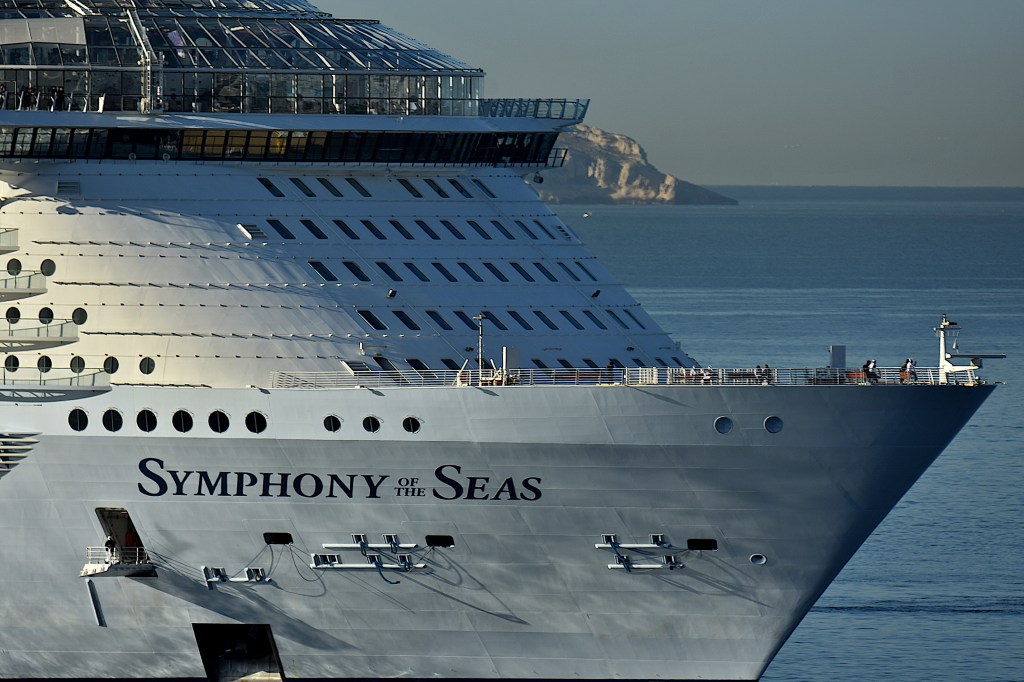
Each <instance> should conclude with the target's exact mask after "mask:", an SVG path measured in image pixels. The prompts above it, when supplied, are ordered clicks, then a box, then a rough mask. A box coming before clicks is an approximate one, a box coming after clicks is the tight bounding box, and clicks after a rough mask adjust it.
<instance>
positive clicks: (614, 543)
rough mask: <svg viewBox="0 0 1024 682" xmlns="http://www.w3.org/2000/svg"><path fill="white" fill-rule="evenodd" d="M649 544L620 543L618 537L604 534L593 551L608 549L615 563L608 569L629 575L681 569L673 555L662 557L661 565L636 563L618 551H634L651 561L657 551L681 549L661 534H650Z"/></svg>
mask: <svg viewBox="0 0 1024 682" xmlns="http://www.w3.org/2000/svg"><path fill="white" fill-rule="evenodd" d="M649 537H650V542H643V543H620V542H619V541H618V536H616V535H614V534H611V533H606V534H605V535H603V536H602V539H603V540H604V542H598V543H596V544H595V545H594V549H610V550H612V551H613V552H614V553H615V563H613V564H608V568H610V569H613V570H614V569H621V570H624V571H626V572H627V573H631V572H633V571H634V570H644V571H651V570H661V569H666V568H667V569H668V570H670V571H671V570H675V569H677V568H683V564H682V563H681V562H680V561H679V560H678V559H677V558H676V556H675V554H665V555H662V562H661V563H642V564H641V563H636V562H635V561H634V560H633V557H631V556H629V555H628V554H623V553H622V552H621V551H620V550H624V549H625V550H635V551H638V552H639V553H640V554H642V555H643V556H644V558H646V559H652V558H654V556H656V553H657V552H659V551H665V550H669V551H682V548H681V547H673V546H672V544H671V543H670V542H668V541H667V540H666V539H665V536H664V535H662V534H661V533H651V535H650V536H649Z"/></svg>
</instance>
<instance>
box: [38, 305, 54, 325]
mask: <svg viewBox="0 0 1024 682" xmlns="http://www.w3.org/2000/svg"><path fill="white" fill-rule="evenodd" d="M39 321H40V322H42V323H43V324H50V323H51V322H53V311H52V310H51V309H49V308H43V309H41V310H40V311H39Z"/></svg>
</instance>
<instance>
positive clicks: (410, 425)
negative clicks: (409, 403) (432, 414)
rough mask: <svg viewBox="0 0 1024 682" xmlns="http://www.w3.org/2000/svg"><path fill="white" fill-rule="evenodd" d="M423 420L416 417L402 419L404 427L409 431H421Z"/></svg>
mask: <svg viewBox="0 0 1024 682" xmlns="http://www.w3.org/2000/svg"><path fill="white" fill-rule="evenodd" d="M420 426H421V422H420V420H419V419H417V418H416V417H406V418H405V419H403V420H402V428H403V429H405V430H406V431H408V432H409V433H419V431H420Z"/></svg>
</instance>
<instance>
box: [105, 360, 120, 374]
mask: <svg viewBox="0 0 1024 682" xmlns="http://www.w3.org/2000/svg"><path fill="white" fill-rule="evenodd" d="M120 366H121V363H119V362H118V361H117V358H111V357H107V358H103V371H104V372H106V373H107V374H113V373H114V372H116V371H117V368H118V367H120Z"/></svg>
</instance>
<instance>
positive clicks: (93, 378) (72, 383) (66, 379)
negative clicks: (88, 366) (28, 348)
mask: <svg viewBox="0 0 1024 682" xmlns="http://www.w3.org/2000/svg"><path fill="white" fill-rule="evenodd" d="M0 386H6V387H15V388H29V389H31V388H40V389H46V388H55V389H62V388H68V387H85V388H105V387H109V386H110V375H109V374H107V373H106V372H104V371H103V370H101V369H93V370H83V371H82V372H70V373H69V370H61V371H58V370H51V371H48V372H41V371H40V370H39V369H37V368H35V367H21V368H19V369H16V370H13V371H12V370H9V369H7V368H6V367H0Z"/></svg>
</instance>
